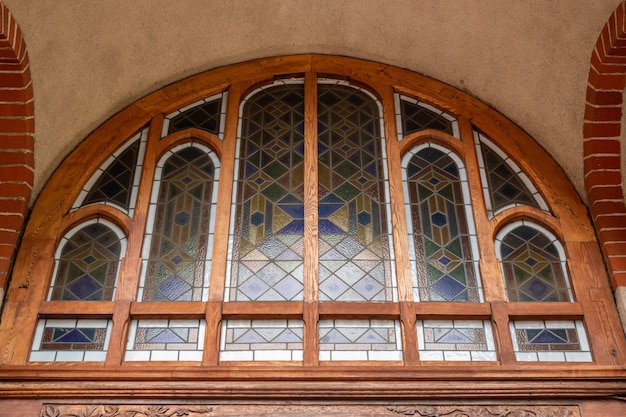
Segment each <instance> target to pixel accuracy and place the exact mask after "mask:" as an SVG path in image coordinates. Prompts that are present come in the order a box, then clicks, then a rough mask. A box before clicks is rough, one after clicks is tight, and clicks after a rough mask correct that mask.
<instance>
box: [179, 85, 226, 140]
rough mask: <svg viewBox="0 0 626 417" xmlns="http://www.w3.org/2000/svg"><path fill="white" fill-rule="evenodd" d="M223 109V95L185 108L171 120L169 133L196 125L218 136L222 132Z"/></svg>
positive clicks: (197, 127) (195, 126)
mask: <svg viewBox="0 0 626 417" xmlns="http://www.w3.org/2000/svg"><path fill="white" fill-rule="evenodd" d="M221 109H222V96H221V95H220V96H219V97H218V98H217V99H214V100H210V101H207V102H205V103H201V104H199V105H197V106H193V107H191V108H188V109H185V110H184V111H182V112H180V113H179V114H177V115H175V116H174V117H172V118H171V119H170V120H169V127H168V132H167V134H171V133H174V132H178V131H179V130H184V129H189V128H192V127H194V128H196V129H201V130H206V131H207V132H209V133H212V134H214V135H215V136H217V135H218V134H219V132H220V122H221V114H220V113H221Z"/></svg>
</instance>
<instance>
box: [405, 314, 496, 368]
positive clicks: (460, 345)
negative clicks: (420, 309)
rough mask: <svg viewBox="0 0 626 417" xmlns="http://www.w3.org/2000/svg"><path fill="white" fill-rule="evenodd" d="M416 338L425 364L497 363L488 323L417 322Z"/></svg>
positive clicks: (466, 321)
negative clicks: (433, 362)
mask: <svg viewBox="0 0 626 417" xmlns="http://www.w3.org/2000/svg"><path fill="white" fill-rule="evenodd" d="M417 338H418V339H417V340H418V347H419V352H420V359H421V360H423V361H495V360H497V356H496V351H495V344H494V341H493V332H492V330H491V323H490V322H488V321H486V320H423V321H422V320H418V321H417Z"/></svg>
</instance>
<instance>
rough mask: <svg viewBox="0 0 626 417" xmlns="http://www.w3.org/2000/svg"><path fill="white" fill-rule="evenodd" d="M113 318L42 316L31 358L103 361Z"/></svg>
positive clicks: (54, 360) (34, 360) (40, 359)
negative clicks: (91, 318)
mask: <svg viewBox="0 0 626 417" xmlns="http://www.w3.org/2000/svg"><path fill="white" fill-rule="evenodd" d="M110 334H111V320H82V319H42V320H39V323H38V324H37V330H36V332H35V339H34V341H33V347H32V350H31V352H30V357H29V360H30V361H31V362H87V361H98V362H102V361H104V360H105V359H106V354H107V348H108V346H109V337H110Z"/></svg>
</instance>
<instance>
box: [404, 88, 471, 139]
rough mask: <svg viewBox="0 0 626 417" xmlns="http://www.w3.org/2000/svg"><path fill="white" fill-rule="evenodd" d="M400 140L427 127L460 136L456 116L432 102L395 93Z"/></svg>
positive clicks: (456, 136)
mask: <svg viewBox="0 0 626 417" xmlns="http://www.w3.org/2000/svg"><path fill="white" fill-rule="evenodd" d="M394 100H395V108H396V126H397V129H398V140H400V141H401V140H402V139H404V138H405V137H407V136H408V135H410V134H411V133H415V132H419V131H422V130H426V129H434V130H439V131H441V132H445V133H447V134H448V135H450V136H454V137H455V138H460V135H459V122H458V121H457V120H456V118H455V117H454V116H452V115H450V114H448V113H446V112H444V111H442V110H439V109H438V108H436V107H433V106H431V105H430V104H427V103H423V102H421V101H419V100H416V99H414V98H411V97H407V96H404V95H401V94H394Z"/></svg>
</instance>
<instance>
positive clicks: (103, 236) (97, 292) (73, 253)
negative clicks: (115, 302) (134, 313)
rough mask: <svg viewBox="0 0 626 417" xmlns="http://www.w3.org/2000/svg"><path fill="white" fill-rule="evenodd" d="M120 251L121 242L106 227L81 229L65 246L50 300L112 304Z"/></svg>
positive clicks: (94, 226)
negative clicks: (107, 302)
mask: <svg viewBox="0 0 626 417" xmlns="http://www.w3.org/2000/svg"><path fill="white" fill-rule="evenodd" d="M120 251H121V244H120V238H119V237H118V236H117V234H115V233H114V232H113V231H112V230H111V229H110V228H109V227H107V226H106V225H103V224H101V223H93V224H90V225H87V226H85V227H83V228H81V229H80V230H79V231H77V232H76V233H74V234H73V235H72V236H71V238H69V239H68V240H67V242H66V243H65V245H64V246H63V249H62V251H61V254H60V258H59V259H58V260H57V262H58V264H57V265H58V266H57V271H56V277H55V280H54V284H53V285H52V287H51V289H50V297H49V299H50V300H98V301H110V300H112V299H113V293H114V291H115V281H116V278H117V269H118V265H119V260H120Z"/></svg>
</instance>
